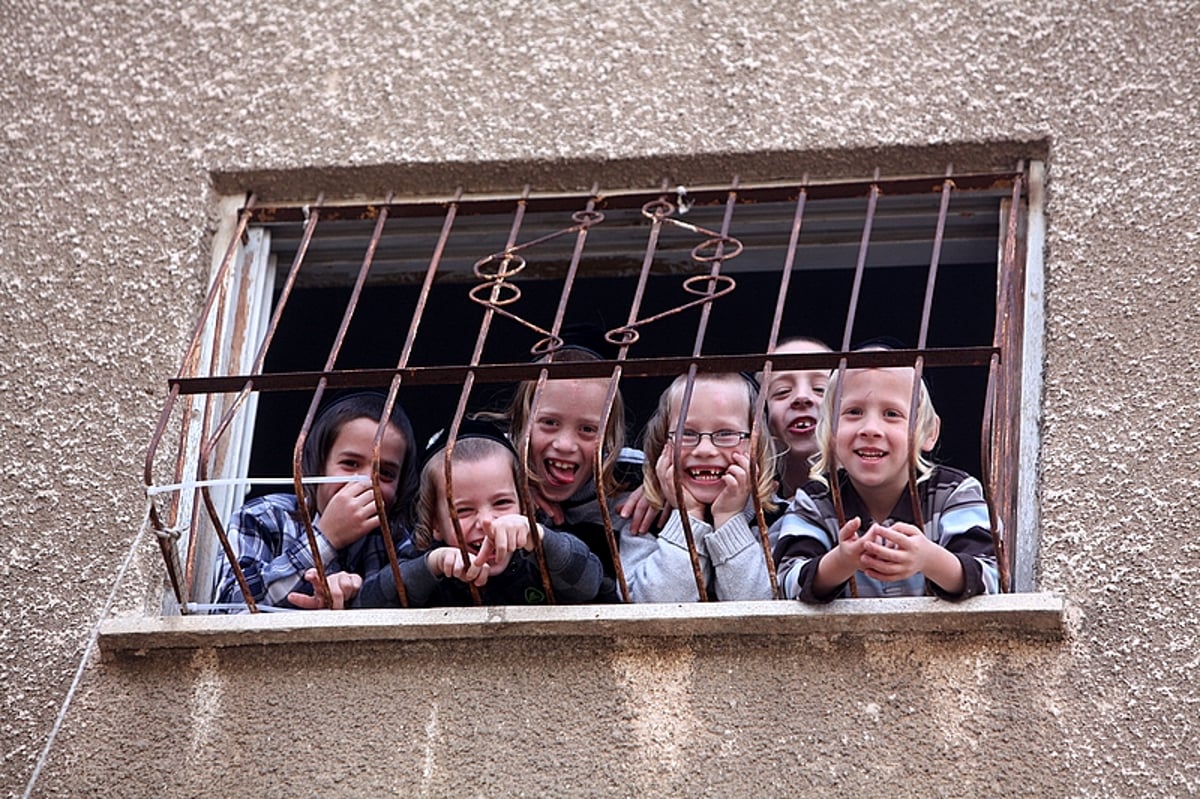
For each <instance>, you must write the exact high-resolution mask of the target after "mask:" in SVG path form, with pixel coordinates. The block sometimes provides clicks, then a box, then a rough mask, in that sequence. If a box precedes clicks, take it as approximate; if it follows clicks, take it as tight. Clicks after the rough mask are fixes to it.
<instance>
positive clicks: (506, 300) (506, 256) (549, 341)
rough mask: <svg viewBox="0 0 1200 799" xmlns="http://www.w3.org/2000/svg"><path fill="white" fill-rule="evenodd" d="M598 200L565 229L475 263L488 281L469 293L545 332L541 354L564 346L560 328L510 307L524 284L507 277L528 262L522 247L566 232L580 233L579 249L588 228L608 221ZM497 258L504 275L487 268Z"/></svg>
mask: <svg viewBox="0 0 1200 799" xmlns="http://www.w3.org/2000/svg"><path fill="white" fill-rule="evenodd" d="M595 204H596V197H595V195H593V197H592V198H591V199H589V201H588V203H587V210H585V211H577V212H576V213H574V214H573V215H572V221H574V222H575V224H574V225H571V226H569V227H566V228H563V229H561V230H556V231H554V232H552V233H548V234H546V235H545V236H541V237H539V238H536V239H532V240H530V241H527V242H523V243H521V244H515V243H513V242H509V244H508V246H506V247H505V248H504V250H503V251H501V252H498V253H492V254H490V255H486V256H484V257H483V258H480V259H479V260H478V261H476V262H475V265H474V266H473V268H472V269H473V271H474V273H475V276H476V277H478V278H479V279H481V280H483V281H485V282H484V283H481V284H479V285H477V286H475V287H473V288H472V289H471V290H470V291H469V292H468V293H467V296H468V297H469V298H470V299H471V300H472V301H473V302H475V303H478V304H479V305H483V306H484V307H486V308H490V309H491V310H493V311H494V312H496V313H498V314H500V315H501V316H505V317H507V318H509V319H511V320H512V321H514V322H516V323H517V324H519V325H522V326H524V327H527V328H529V329H530V330H532V331H534V332H535V333H538V334H540V335H542V336H543V340H542V341H539V342H538V343H537V344H535V345H534V347H533V352H534V354H537V353H539V352H546V351H551V350H554V349H557V348H558V347H561V346H562V341H561V339H559V338H558V330H557V328H556V329H555V330H553V331H550V330H545V329H543V328H541V327H539V326H538V325H536V324H534V323H532V322H530V321H529V320H527V319H525V318H523V317H521V316H519V315H518V314H515V313H513V312H511V311H508V310H506V306H508V305H512V304H514V303H516V302H517V301H518V300H519V299H520V298H521V289H520V287H519V286H517V285H516V284H515V283H510V282H508V281H507V278H509V277H513V276H515V275H516V274H518V273H519V272H521V271H523V270H524V269H525V265H526V262H525V259H524V258H522V257H521V256H520V255H518V254H517V253H519V252H520V251H522V250H526V249H528V248H530V247H533V246H536V245H538V244H543V243H545V242H547V241H551V240H553V239H556V238H559V237H560V236H565V235H567V234H568V233H575V234H576V237H577V243H576V249H578V247H579V244H578V236H579V235H581V234H583V235H584V236H585V238H586V232H587V230H588V229H589V228H590V227H591V226H592V225H595V224H598V223H600V222H603V221H604V214H603V213H601V212H599V211H597V210H596V209H595ZM581 254H582V253H579V254H577V255H576V256H575V257H579V256H580V255H581ZM497 258H499V259H500V262H501V264H502V267H501V268H502V270H503V275H501V274H500V273H488V272H485V271H484V269H483V267H484V266H485V265H487V264H490V263H492V262H493V261H495V260H496V259H497ZM513 261H520V265H519V266H518V267H517V268H516V269H511V268H509V264H510V263H511V262H513ZM576 263H577V262H576ZM576 271H578V265H576ZM489 289H490V295H489V296H488V298H487V299H484V298H483V294H484V293H485V292H487V291H488V290H489ZM502 289H507V291H509V292H510V293H509V295H508V296H506V297H501V296H500V295H501V290H502ZM559 310H560V314H561V311H562V310H563V301H560V303H559ZM557 318H559V319H560V320H561V315H557Z"/></svg>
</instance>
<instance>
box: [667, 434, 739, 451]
mask: <svg viewBox="0 0 1200 799" xmlns="http://www.w3.org/2000/svg"><path fill="white" fill-rule="evenodd" d="M705 436H708V440H709V441H711V442H712V443H713V446H714V447H721V448H722V449H729V448H730V447H736V446H737V445H738V444H741V443H742V442H743V441H745V440H746V439H748V438H749V437H750V434H749V433H746V432H742V431H740V430H718V431H716V432H715V433H699V432H696V431H695V430H684V431H683V433H682V434H680V435H679V436H678V438H679V443H680V444H681V445H683V446H685V447H698V446H700V439H702V438H704V437H705ZM667 437H668V438H671V439H674V438H676V436H675V431H674V430H672V431H670V432H669V433H667Z"/></svg>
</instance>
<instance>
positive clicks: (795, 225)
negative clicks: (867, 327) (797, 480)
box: [750, 174, 808, 599]
mask: <svg viewBox="0 0 1200 799" xmlns="http://www.w3.org/2000/svg"><path fill="white" fill-rule="evenodd" d="M807 183H808V175H807V174H806V175H805V176H804V179H803V181H802V182H801V188H800V196H799V197H797V198H796V212H795V214H794V215H793V216H792V231H791V235H790V236H789V237H788V249H787V255H786V256H785V257H784V261H783V271H782V272H781V274H780V275H779V289H778V291H777V292H776V295H775V314H774V316H772V317H771V332H770V333H769V334H768V337H767V352H768V353H771V352H774V350H775V347H777V346H778V345H779V328H780V326H781V325H782V324H783V310H784V307H785V306H786V304H787V293H788V288H789V287H790V285H791V278H792V267H793V265H794V264H795V262H796V248H797V246H799V243H800V229H801V226H802V225H803V224H804V207H805V204H806V201H807V200H808V191H807V187H806V186H805V185H804V184H807ZM774 367H775V363H774V360H773V359H771V358H768V359H766V360H764V361H763V365H762V385H760V386H759V390H758V398H757V400H756V401H755V407H754V424H753V426H752V427H751V429H750V451H751V452H754V451H756V448H757V446H758V436H760V435H762V430H761V427H762V425H761V424H760V422H761V420H762V419H763V418H764V415H765V411H766V407H767V394H768V393H769V392H768V386H770V384H771V373H772V371H773V369H774ZM766 434H767V435H771V431H770V430H769V429H768V430H767V433H766ZM752 463H753V461H752ZM756 469H757V467H754V469H752V470H751V482H752V483H755V482H756V475H755V471H756ZM785 499H787V500H788V501H789V502H790V501H791V500H790V499H789V498H785ZM754 514H755V521H757V522H758V533H759V540H760V541H761V543H762V548H763V556H764V557H765V558H766V560H767V577H768V579H770V581H771V598H772V599H780V598H781V596H782V595H781V593H780V591H779V579H778V576H777V575H776V572H775V555H774V553H773V552H771V540H770V535H769V533H770V531H769V530H768V529H767V519H766V516H765V515H764V514H763V510H762V505H761V503H757V502H756V503H755V506H754Z"/></svg>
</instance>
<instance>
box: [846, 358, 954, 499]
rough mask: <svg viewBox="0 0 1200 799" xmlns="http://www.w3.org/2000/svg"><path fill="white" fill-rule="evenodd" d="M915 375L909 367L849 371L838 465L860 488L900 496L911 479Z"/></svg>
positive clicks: (884, 495)
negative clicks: (910, 423)
mask: <svg viewBox="0 0 1200 799" xmlns="http://www.w3.org/2000/svg"><path fill="white" fill-rule="evenodd" d="M913 377H914V373H913V370H912V369H905V368H894V369H851V370H848V371H847V372H846V377H845V381H844V386H845V387H844V388H843V390H842V406H841V410H840V411H839V415H838V422H837V425H838V427H837V436H836V438H835V441H834V446H835V453H836V455H837V461H838V465H839V466H841V467H843V468H845V470H846V473H847V474H848V475H849V476H850V480H851V481H852V482H853V483H854V486H855V487H856V488H857V489H859V491H860V492H862V491H868V492H871V493H873V494H875V495H877V496H881V497H884V498H885V499H890V498H891V497H892V496H893V495H894V496H895V498H896V499H899V497H900V493H901V492H902V491H903V490H904V487H905V485H907V483H908V470H909V464H910V463H911V462H912V456H911V454H910V453H909V450H908V420H909V416H910V414H909V410H910V406H911V404H912V388H913ZM935 435H936V434H935ZM918 443H922V442H918ZM932 445H933V442H923V443H922V446H923V447H924V448H930V447H932Z"/></svg>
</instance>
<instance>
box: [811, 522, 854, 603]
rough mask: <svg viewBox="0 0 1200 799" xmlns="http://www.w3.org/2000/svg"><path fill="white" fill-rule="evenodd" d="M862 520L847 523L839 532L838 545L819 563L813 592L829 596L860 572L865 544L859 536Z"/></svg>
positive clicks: (822, 557)
mask: <svg viewBox="0 0 1200 799" xmlns="http://www.w3.org/2000/svg"><path fill="white" fill-rule="evenodd" d="M860 527H862V519H860V518H858V517H857V516H855V517H853V518H851V519H849V520H847V521H846V523H845V524H844V525H842V529H841V530H839V531H838V544H837V546H835V547H834V548H833V549H831V550H829V551H828V552H826V553H825V554H824V555H823V556H821V559H820V560H819V561H817V574H816V577H815V578H814V579H813V590H814V592H815V593H816V594H817V595H818V596H828V595H829V594H831V593H833V590H834V589H835V588H837V587H838V586H839V585H841V584H842V583H844V582H846V581H847V580H849V579H850V578H851V577H852V576H854V573H855V572H856V571H858V561H859V558H861V557H862V552H863V546H864V544H865V542H864V541H863V539H862V538H860V537H859V535H858V528H860Z"/></svg>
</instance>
